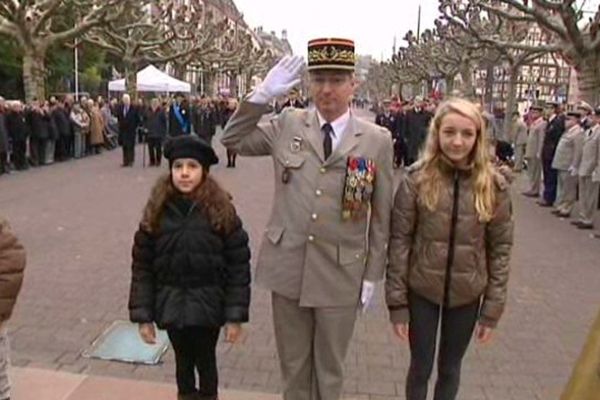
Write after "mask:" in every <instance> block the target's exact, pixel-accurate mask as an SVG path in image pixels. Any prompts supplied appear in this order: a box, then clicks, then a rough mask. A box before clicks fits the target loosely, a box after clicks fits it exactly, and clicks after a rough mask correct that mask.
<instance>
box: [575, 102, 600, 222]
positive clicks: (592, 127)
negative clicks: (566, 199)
mask: <svg viewBox="0 0 600 400" xmlns="http://www.w3.org/2000/svg"><path fill="white" fill-rule="evenodd" d="M588 125H589V128H588V129H587V130H586V131H585V132H584V135H583V136H584V137H583V146H582V150H581V155H578V157H577V158H578V159H577V165H576V167H577V170H578V171H577V173H578V176H579V219H577V220H575V221H573V222H572V223H573V225H575V226H577V227H578V228H579V229H593V228H594V225H593V217H594V212H595V211H596V209H597V208H598V190H599V188H600V107H598V108H596V110H595V111H594V115H593V116H590V117H589V118H588Z"/></svg>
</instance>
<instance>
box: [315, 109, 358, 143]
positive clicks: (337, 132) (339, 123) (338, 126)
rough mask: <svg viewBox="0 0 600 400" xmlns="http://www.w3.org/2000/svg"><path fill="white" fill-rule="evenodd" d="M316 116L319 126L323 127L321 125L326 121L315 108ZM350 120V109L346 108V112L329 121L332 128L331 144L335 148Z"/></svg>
mask: <svg viewBox="0 0 600 400" xmlns="http://www.w3.org/2000/svg"><path fill="white" fill-rule="evenodd" d="M317 118H318V119H319V127H320V128H323V125H325V124H326V123H327V121H326V120H325V118H323V116H322V115H321V113H320V112H319V111H318V110H317ZM349 121H350V109H348V110H346V112H345V113H344V114H342V115H340V116H339V117H337V118H336V119H335V120H334V121H332V122H330V124H331V127H332V128H333V137H332V144H333V148H334V149H335V147H336V145H337V144H338V143H339V142H340V140H342V135H343V134H344V131H345V130H346V127H347V126H348V122H349Z"/></svg>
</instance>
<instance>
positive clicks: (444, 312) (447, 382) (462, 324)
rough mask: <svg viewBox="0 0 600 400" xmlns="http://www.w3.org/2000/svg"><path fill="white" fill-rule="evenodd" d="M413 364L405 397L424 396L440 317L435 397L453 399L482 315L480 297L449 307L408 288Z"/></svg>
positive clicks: (410, 399) (422, 399)
mask: <svg viewBox="0 0 600 400" xmlns="http://www.w3.org/2000/svg"><path fill="white" fill-rule="evenodd" d="M408 310H409V313H410V323H409V325H408V326H409V340H410V367H409V369H408V377H407V378H406V399H407V400H425V399H426V398H427V387H428V384H429V378H430V377H431V371H432V370H433V360H434V358H435V350H436V342H437V332H438V325H439V322H440V319H441V331H440V343H439V347H440V348H439V353H438V379H437V382H436V384H435V394H434V396H433V399H434V400H454V399H455V398H456V395H457V393H458V386H459V383H460V369H461V364H462V359H463V357H464V355H465V352H466V351H467V347H469V342H470V341H471V336H472V335H473V329H474V328H475V323H476V321H477V318H478V315H479V300H477V301H475V302H473V303H471V304H468V305H465V306H460V307H453V308H446V307H441V306H439V305H437V304H434V303H431V302H430V301H429V300H427V299H425V298H423V297H421V296H419V295H417V294H414V293H411V292H409V296H408Z"/></svg>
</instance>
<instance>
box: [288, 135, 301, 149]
mask: <svg viewBox="0 0 600 400" xmlns="http://www.w3.org/2000/svg"><path fill="white" fill-rule="evenodd" d="M290 150H291V151H292V153H298V152H300V150H302V138H301V137H300V136H294V138H293V139H292V143H290Z"/></svg>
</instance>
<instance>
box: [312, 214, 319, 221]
mask: <svg viewBox="0 0 600 400" xmlns="http://www.w3.org/2000/svg"><path fill="white" fill-rule="evenodd" d="M318 217H319V216H318V215H317V214H313V215H311V216H310V218H311V219H312V220H313V221H316V220H317V218H318Z"/></svg>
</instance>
